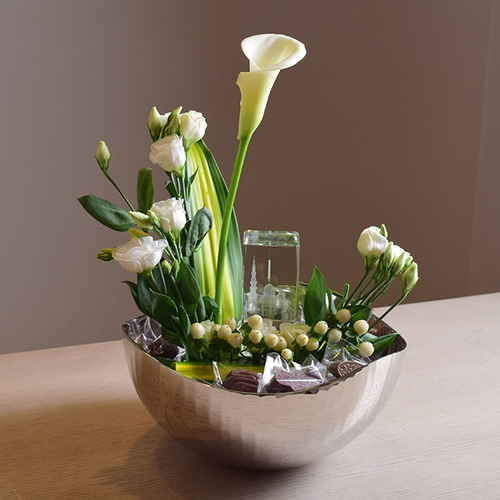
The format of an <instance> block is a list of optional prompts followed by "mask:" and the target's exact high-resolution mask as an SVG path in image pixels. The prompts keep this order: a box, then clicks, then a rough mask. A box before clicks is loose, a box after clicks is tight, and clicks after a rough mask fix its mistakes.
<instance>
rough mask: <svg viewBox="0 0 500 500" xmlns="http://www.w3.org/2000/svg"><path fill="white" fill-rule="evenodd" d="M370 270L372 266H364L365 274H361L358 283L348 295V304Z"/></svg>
mask: <svg viewBox="0 0 500 500" xmlns="http://www.w3.org/2000/svg"><path fill="white" fill-rule="evenodd" d="M371 270H372V266H370V267H366V268H365V274H363V277H362V278H361V281H360V282H359V283H358V285H357V286H356V288H355V289H354V291H353V292H352V293H351V295H350V297H349V298H348V299H347V301H346V304H349V303H350V302H351V300H352V298H353V297H354V296H355V295H356V292H357V291H358V290H359V289H360V287H361V285H362V284H363V282H364V281H365V279H366V278H367V277H368V275H369V274H370V271H371Z"/></svg>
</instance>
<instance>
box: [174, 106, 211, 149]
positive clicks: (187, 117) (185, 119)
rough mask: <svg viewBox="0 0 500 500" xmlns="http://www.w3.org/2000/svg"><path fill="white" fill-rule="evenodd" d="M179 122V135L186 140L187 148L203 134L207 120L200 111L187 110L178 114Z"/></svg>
mask: <svg viewBox="0 0 500 500" xmlns="http://www.w3.org/2000/svg"><path fill="white" fill-rule="evenodd" d="M180 122H181V126H180V130H181V135H182V137H184V140H185V142H186V148H187V149H189V148H190V147H191V145H192V144H194V143H195V142H197V141H199V140H200V139H201V138H202V137H203V136H204V135H205V130H206V129H207V121H206V120H205V117H204V116H203V115H202V114H201V113H200V112H198V111H188V112H187V113H182V114H181V115H180Z"/></svg>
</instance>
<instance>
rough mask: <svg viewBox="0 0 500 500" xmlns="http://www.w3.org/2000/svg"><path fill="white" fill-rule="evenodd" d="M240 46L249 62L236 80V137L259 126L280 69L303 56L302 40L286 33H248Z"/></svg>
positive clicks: (244, 134) (294, 62)
mask: <svg viewBox="0 0 500 500" xmlns="http://www.w3.org/2000/svg"><path fill="white" fill-rule="evenodd" d="M241 49H242V50H243V53H244V54H245V56H247V58H248V59H249V61H250V71H248V72H242V73H240V74H239V76H238V80H237V81H236V83H237V84H238V87H239V88H240V91H241V109H240V123H239V131H238V139H242V138H244V137H246V138H248V137H250V136H251V135H252V134H253V133H254V131H255V130H256V129H257V127H258V126H259V125H260V122H261V121H262V118H263V117H264V111H265V109H266V104H267V100H268V99H269V94H270V93H271V89H272V88H273V85H274V82H275V81H276V78H278V75H279V72H280V71H281V70H282V69H286V68H290V67H291V66H294V65H295V64H297V63H298V62H299V61H300V60H301V59H303V58H304V56H305V55H306V48H305V46H304V44H303V43H302V42H299V41H298V40H295V39H294V38H291V37H289V36H285V35H274V34H264V35H254V36H250V37H248V38H245V39H244V40H243V41H242V42H241Z"/></svg>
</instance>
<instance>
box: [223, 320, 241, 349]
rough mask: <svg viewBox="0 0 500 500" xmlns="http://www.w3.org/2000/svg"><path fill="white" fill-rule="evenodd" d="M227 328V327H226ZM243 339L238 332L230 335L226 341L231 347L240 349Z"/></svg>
mask: <svg viewBox="0 0 500 500" xmlns="http://www.w3.org/2000/svg"><path fill="white" fill-rule="evenodd" d="M226 326H227V325H226ZM242 340H243V337H242V336H241V334H239V333H238V332H234V333H231V334H230V335H229V337H228V339H227V341H228V342H229V345H230V346H231V347H234V348H236V347H240V345H241V342H242Z"/></svg>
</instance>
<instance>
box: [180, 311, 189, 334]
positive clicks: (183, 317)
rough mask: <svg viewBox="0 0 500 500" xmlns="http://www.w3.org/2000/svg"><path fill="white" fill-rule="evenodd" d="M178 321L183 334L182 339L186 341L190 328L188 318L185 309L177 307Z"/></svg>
mask: <svg viewBox="0 0 500 500" xmlns="http://www.w3.org/2000/svg"><path fill="white" fill-rule="evenodd" d="M179 321H180V329H181V331H182V332H183V337H184V339H185V340H186V339H187V338H188V335H189V330H190V328H191V321H189V316H188V314H187V311H186V309H184V307H182V306H179Z"/></svg>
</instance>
